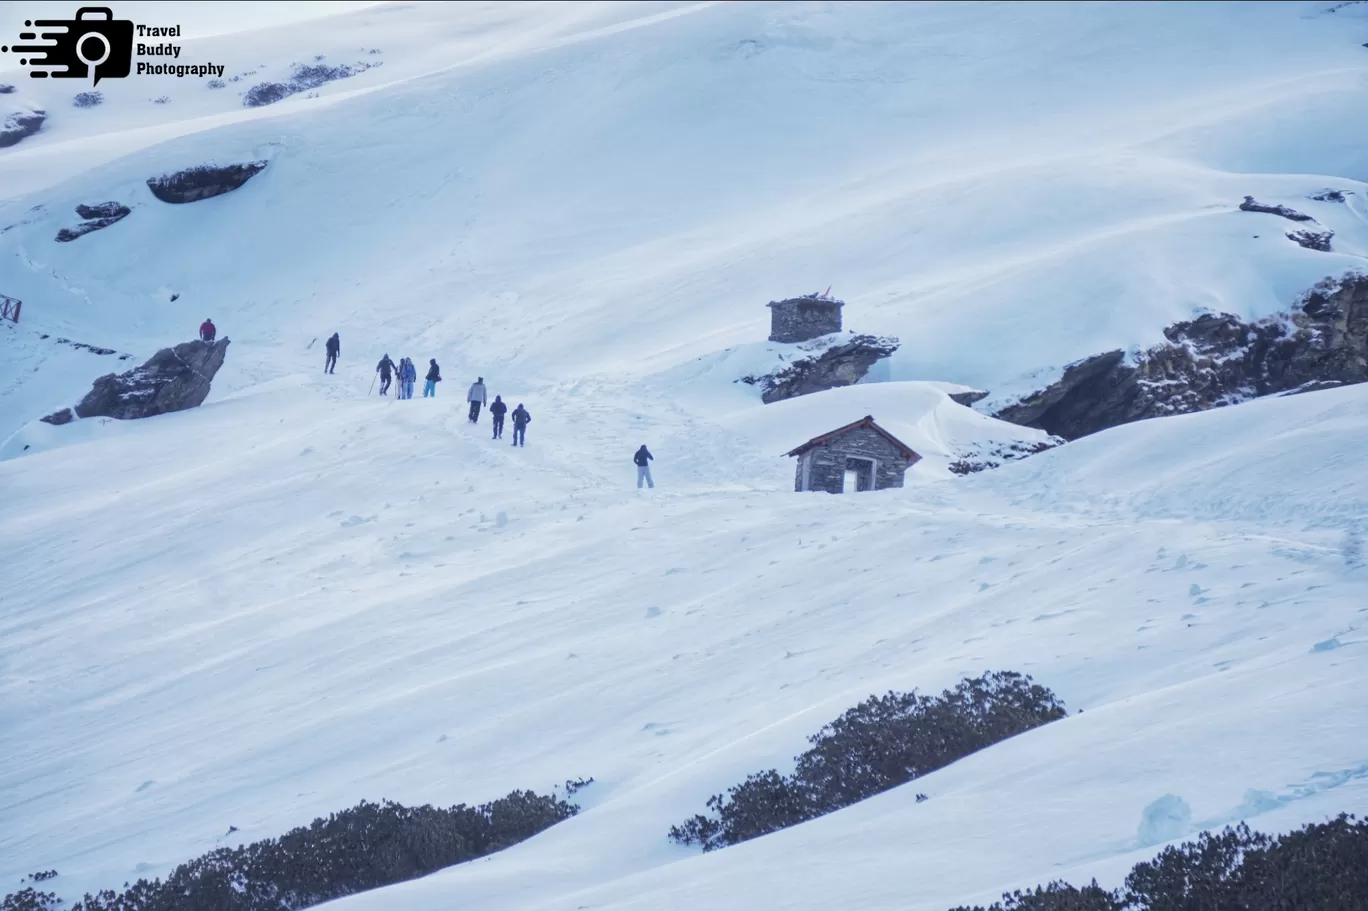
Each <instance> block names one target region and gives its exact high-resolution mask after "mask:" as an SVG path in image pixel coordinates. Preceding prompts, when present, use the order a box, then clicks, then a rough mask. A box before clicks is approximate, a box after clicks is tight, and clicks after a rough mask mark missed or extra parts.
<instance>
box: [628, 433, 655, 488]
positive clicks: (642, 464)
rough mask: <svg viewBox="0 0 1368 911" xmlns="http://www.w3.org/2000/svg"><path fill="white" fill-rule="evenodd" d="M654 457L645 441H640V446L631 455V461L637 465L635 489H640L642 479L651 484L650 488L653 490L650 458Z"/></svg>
mask: <svg viewBox="0 0 1368 911" xmlns="http://www.w3.org/2000/svg"><path fill="white" fill-rule="evenodd" d="M654 458H655V456H653V455H651V452H650V450H648V449H647V448H646V444H645V443H642V444H641V448H640V449H638V450H637V451H636V454H635V455H633V456H632V461H633V462H635V463H636V467H637V490H640V489H641V482H642V481H645V482H646V483H647V484H649V485H651V489H652V490H655V481H652V480H651V465H650V462H651V459H654Z"/></svg>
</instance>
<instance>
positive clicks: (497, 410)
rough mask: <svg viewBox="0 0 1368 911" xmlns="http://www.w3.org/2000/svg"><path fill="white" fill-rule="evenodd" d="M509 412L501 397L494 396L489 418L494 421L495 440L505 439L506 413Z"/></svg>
mask: <svg viewBox="0 0 1368 911" xmlns="http://www.w3.org/2000/svg"><path fill="white" fill-rule="evenodd" d="M506 411H508V406H507V405H505V404H504V400H503V398H502V397H501V396H497V395H496V396H494V404H493V405H490V406H489V416H490V417H492V418H493V419H494V439H496V440H501V439H503V421H504V412H506Z"/></svg>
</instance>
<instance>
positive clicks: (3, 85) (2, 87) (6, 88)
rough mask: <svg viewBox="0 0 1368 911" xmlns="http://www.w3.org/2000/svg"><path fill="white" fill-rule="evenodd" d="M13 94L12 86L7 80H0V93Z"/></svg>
mask: <svg viewBox="0 0 1368 911" xmlns="http://www.w3.org/2000/svg"><path fill="white" fill-rule="evenodd" d="M13 94H14V86H12V85H10V84H9V83H8V82H0V95H13Z"/></svg>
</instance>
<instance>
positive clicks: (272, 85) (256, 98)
mask: <svg viewBox="0 0 1368 911" xmlns="http://www.w3.org/2000/svg"><path fill="white" fill-rule="evenodd" d="M236 79H237V77H234V80H235V81H236ZM293 94H294V89H292V88H290V86H288V85H286V84H285V83H283V82H262V83H258V84H257V85H254V86H252V87H251V88H250V89H248V90H247V94H246V96H245V97H244V98H243V99H242V103H243V104H245V105H246V106H247V107H249V108H259V107H263V106H265V105H268V104H275V103H276V102H277V101H283V100H284V99H286V98H289V97H290V96H291V95H293Z"/></svg>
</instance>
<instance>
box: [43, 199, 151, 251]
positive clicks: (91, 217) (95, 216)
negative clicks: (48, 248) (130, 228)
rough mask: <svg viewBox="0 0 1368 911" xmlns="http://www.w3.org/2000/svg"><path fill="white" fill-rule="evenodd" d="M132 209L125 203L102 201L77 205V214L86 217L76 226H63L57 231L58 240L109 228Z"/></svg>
mask: <svg viewBox="0 0 1368 911" xmlns="http://www.w3.org/2000/svg"><path fill="white" fill-rule="evenodd" d="M131 211H132V210H131V209H129V208H128V206H126V205H124V204H123V203H118V202H102V203H99V204H98V205H94V206H84V205H82V206H77V207H76V214H77V215H79V216H81V217H82V218H84V219H85V221H83V222H81V223H80V224H79V225H77V226H76V227H74V228H63V229H62V230H60V231H58V232H57V240H58V242H60V243H67V242H68V241H73V240H75V239H76V238H78V237H84V236H85V235H87V234H89V233H90V232H91V231H98V230H100V229H101V228H108V227H109V226H110V225H112V224H114V222H116V221H118V220H119V219H121V218H123V217H124V216H126V215H127V214H128V213H129V212H131Z"/></svg>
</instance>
